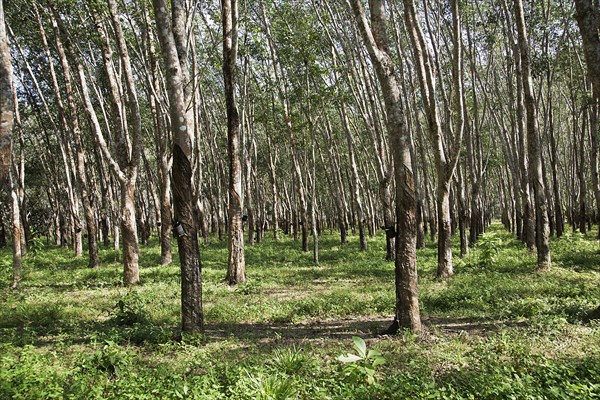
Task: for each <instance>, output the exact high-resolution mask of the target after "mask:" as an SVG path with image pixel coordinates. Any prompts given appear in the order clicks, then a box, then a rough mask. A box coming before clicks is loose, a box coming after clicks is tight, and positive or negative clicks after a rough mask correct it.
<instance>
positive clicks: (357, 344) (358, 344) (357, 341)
mask: <svg viewBox="0 0 600 400" xmlns="http://www.w3.org/2000/svg"><path fill="white" fill-rule="evenodd" d="M352 340H354V348H355V349H356V352H357V353H358V355H359V356H360V357H361V358H365V357H366V356H367V344H366V343H365V341H364V340H363V339H362V338H360V337H358V336H352Z"/></svg>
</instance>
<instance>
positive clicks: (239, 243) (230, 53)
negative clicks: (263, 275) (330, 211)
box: [221, 0, 246, 285]
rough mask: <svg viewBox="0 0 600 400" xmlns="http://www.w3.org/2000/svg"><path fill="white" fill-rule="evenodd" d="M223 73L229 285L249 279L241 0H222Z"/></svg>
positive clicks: (227, 279)
mask: <svg viewBox="0 0 600 400" xmlns="http://www.w3.org/2000/svg"><path fill="white" fill-rule="evenodd" d="M221 7H222V18H223V32H224V35H223V77H224V81H225V102H226V105H227V144H228V146H227V155H228V157H229V191H228V193H229V209H228V217H229V246H228V247H229V261H228V267H227V276H226V278H225V280H226V281H227V283H228V284H229V285H237V284H238V283H243V282H245V281H246V262H245V258H244V230H243V226H242V224H243V222H242V212H243V211H242V207H243V206H242V163H241V160H240V157H241V155H240V141H241V140H240V118H239V114H238V109H237V102H236V96H235V90H236V87H235V74H236V58H237V42H238V38H237V18H238V15H237V14H238V11H237V0H222V2H221Z"/></svg>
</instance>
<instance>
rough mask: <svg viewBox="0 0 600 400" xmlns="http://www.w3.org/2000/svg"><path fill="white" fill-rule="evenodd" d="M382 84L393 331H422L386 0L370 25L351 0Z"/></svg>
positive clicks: (374, 8)
mask: <svg viewBox="0 0 600 400" xmlns="http://www.w3.org/2000/svg"><path fill="white" fill-rule="evenodd" d="M349 3H350V5H351V7H352V9H353V11H354V15H355V18H356V22H357V24H358V27H359V29H360V32H361V34H362V36H363V40H364V42H365V45H366V47H367V50H368V51H369V56H370V58H371V61H372V62H373V65H374V66H375V71H376V73H377V77H378V79H379V82H380V84H381V88H382V92H383V98H384V102H385V107H386V112H387V116H388V120H387V129H388V135H389V138H390V139H389V140H390V146H391V149H392V155H393V157H394V168H395V177H396V224H397V236H396V260H395V283H396V315H395V318H394V323H393V324H392V326H391V327H390V329H389V331H390V332H396V331H397V330H398V329H403V328H406V329H411V330H412V331H415V332H419V331H421V315H420V310H419V299H418V290H417V268H416V258H417V257H416V236H417V227H416V189H415V186H414V177H413V171H412V160H411V153H410V145H411V140H410V134H409V132H408V130H407V127H406V123H405V118H404V115H403V109H402V102H401V99H400V88H399V85H398V82H397V81H396V76H395V73H394V63H393V62H392V59H391V58H390V56H389V46H388V39H387V34H386V19H385V9H384V4H383V3H384V2H383V1H381V0H371V1H370V2H369V3H370V7H369V8H370V11H371V26H369V22H368V21H367V17H366V16H365V12H364V10H363V7H362V5H361V3H360V2H359V0H350V1H349Z"/></svg>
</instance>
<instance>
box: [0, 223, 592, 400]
mask: <svg viewBox="0 0 600 400" xmlns="http://www.w3.org/2000/svg"><path fill="white" fill-rule="evenodd" d="M595 235H596V233H595V231H592V232H591V233H589V234H587V235H581V234H573V233H568V234H565V235H564V236H563V237H562V238H560V239H555V238H554V239H552V242H551V250H552V259H553V267H552V269H551V270H550V271H548V272H543V273H539V272H536V268H535V264H536V262H535V255H533V254H530V253H528V252H527V250H526V249H525V246H524V245H523V244H522V243H520V242H518V241H517V240H515V239H514V238H513V237H511V235H510V234H508V233H506V232H504V231H503V230H501V228H500V227H499V226H496V225H495V226H492V228H491V229H490V231H489V232H488V233H486V234H485V235H484V236H483V237H482V238H481V240H480V242H479V244H478V245H477V246H476V247H474V248H473V249H472V250H471V253H470V254H469V255H468V256H466V257H464V258H459V257H458V254H456V255H455V258H454V260H455V272H456V274H455V276H454V277H453V278H451V279H449V280H444V281H440V280H437V279H435V271H436V246H435V243H431V242H429V243H427V245H426V247H425V248H424V249H420V250H419V251H418V261H417V263H418V269H419V276H420V282H419V291H420V303H421V312H422V317H423V322H424V325H425V326H426V331H425V333H424V334H422V335H414V334H411V333H410V332H401V333H400V334H398V335H395V336H379V335H378V333H379V332H382V331H384V330H385V329H386V328H387V327H388V326H389V324H390V323H391V318H392V315H393V311H394V302H395V295H394V287H393V286H394V285H393V279H394V278H393V276H394V275H393V274H394V271H393V269H394V266H393V263H391V262H386V261H385V260H384V257H385V237H384V235H383V234H379V235H378V236H376V237H374V238H370V239H369V243H368V244H369V251H367V252H360V251H359V250H358V247H359V246H358V238H357V237H354V236H351V237H350V238H349V239H350V241H349V243H348V244H345V245H341V244H340V243H339V237H338V236H337V235H335V234H330V235H323V236H322V237H320V241H319V245H320V263H319V264H318V265H314V264H313V263H312V255H311V254H310V253H303V252H301V251H300V250H299V247H300V245H299V243H298V242H295V241H293V240H291V239H289V238H287V237H284V238H282V239H281V240H280V241H273V240H272V239H270V238H266V239H265V240H264V241H263V242H261V243H258V244H256V245H254V246H248V247H247V248H246V261H247V275H248V277H249V281H248V283H246V284H243V285H239V286H237V287H235V288H231V287H229V286H227V285H226V284H224V283H223V279H224V276H225V273H226V263H227V245H226V242H219V241H218V240H217V239H216V238H211V243H210V244H208V245H203V246H202V250H201V251H202V260H203V284H204V287H203V295H204V311H205V318H206V328H207V329H206V333H205V334H204V335H201V336H185V335H184V336H183V338H182V340H180V341H175V340H173V338H174V337H177V336H178V333H179V321H180V314H179V312H180V298H179V293H180V292H179V291H180V278H179V265H178V261H177V259H178V258H177V254H174V257H173V259H174V260H175V261H174V262H173V264H172V265H169V266H161V265H159V260H160V249H159V247H158V240H157V238H156V237H153V238H151V240H150V243H149V245H148V246H142V247H141V257H140V265H141V271H140V276H141V284H140V285H138V286H137V287H135V288H133V289H127V288H124V287H123V286H122V285H121V276H122V271H121V264H120V261H119V259H120V254H119V253H118V252H115V251H113V250H109V249H103V250H102V251H101V267H100V268H98V269H94V270H91V269H88V268H86V266H87V260H86V259H85V257H84V258H79V259H77V258H74V257H73V256H72V253H71V252H70V251H69V250H67V249H63V248H54V247H47V246H45V245H44V242H43V241H41V240H38V241H37V242H36V243H35V251H34V252H32V253H31V254H30V255H29V256H27V257H25V258H24V274H23V281H22V287H21V289H19V290H16V291H13V290H10V283H11V275H10V274H11V254H10V250H9V249H0V299H1V300H0V301H1V304H0V398H2V399H4V398H6V399H122V398H135V399H157V398H164V399H178V398H180V399H207V400H211V399H404V398H406V399H425V398H438V399H508V398H515V399H526V398H531V399H534V398H535V399H593V398H598V397H600V344H599V343H600V323H598V322H597V321H595V320H591V321H589V320H588V318H587V317H588V315H589V313H590V311H591V310H593V309H595V308H596V307H597V306H598V305H599V304H600V254H599V253H598V245H597V243H596V241H595ZM454 247H455V249H458V243H455V246H454ZM174 249H175V250H176V246H174ZM353 337H355V338H354V339H353ZM340 356H343V357H342V358H343V360H344V361H346V362H345V363H341V362H340V359H339V357H340ZM344 357H345V358H344ZM384 359H385V363H383V362H382V360H384Z"/></svg>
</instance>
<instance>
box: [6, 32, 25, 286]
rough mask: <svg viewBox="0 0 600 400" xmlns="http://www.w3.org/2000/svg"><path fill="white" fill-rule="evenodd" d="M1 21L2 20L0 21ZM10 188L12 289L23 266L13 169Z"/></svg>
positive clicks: (19, 216)
mask: <svg viewBox="0 0 600 400" xmlns="http://www.w3.org/2000/svg"><path fill="white" fill-rule="evenodd" d="M0 22H3V21H0ZM9 176H10V183H11V190H10V197H11V204H12V249H13V263H12V264H13V268H12V272H13V274H12V285H11V288H12V289H17V288H18V287H19V284H20V282H21V277H22V274H23V266H22V264H21V256H22V254H21V236H22V235H23V232H22V230H21V213H20V210H19V207H20V201H19V195H18V183H17V177H16V176H14V170H13V171H9Z"/></svg>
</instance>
